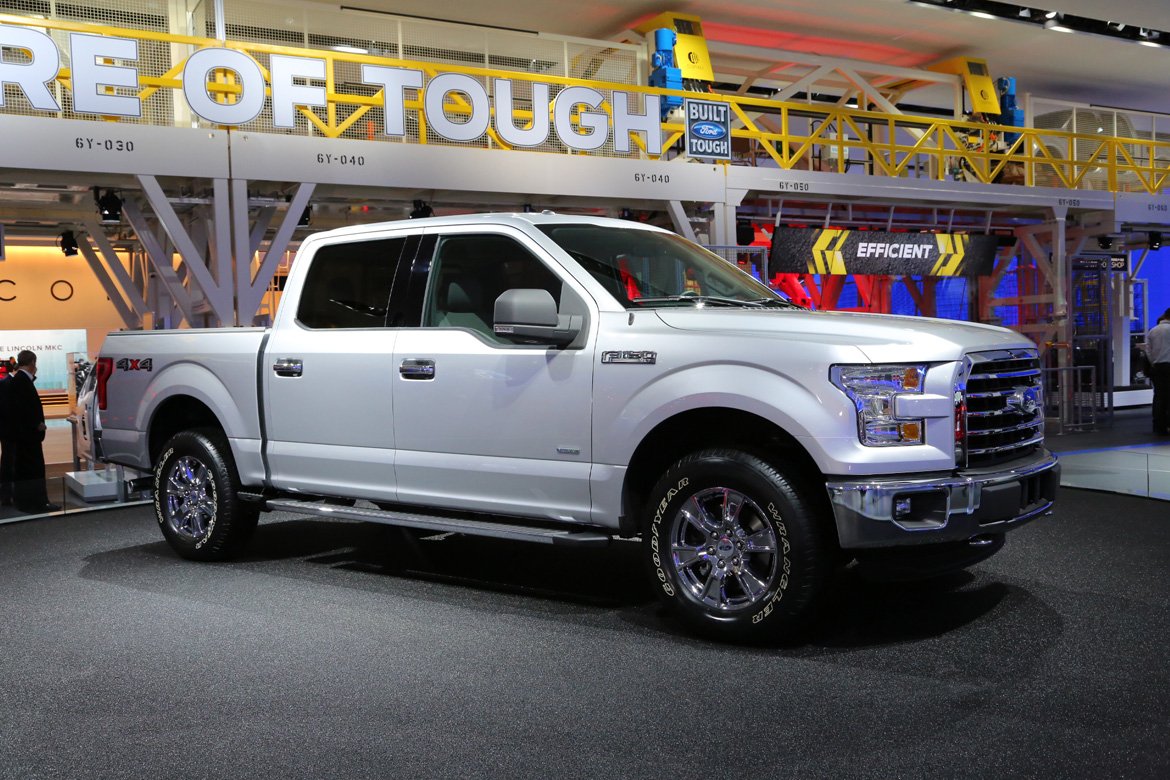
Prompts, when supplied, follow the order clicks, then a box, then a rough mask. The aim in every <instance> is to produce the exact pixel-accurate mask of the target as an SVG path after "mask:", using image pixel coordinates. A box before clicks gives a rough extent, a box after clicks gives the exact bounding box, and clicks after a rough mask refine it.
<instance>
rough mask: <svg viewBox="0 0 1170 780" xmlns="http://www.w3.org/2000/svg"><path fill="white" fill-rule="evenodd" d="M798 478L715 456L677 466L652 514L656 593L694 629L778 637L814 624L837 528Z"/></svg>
mask: <svg viewBox="0 0 1170 780" xmlns="http://www.w3.org/2000/svg"><path fill="white" fill-rule="evenodd" d="M811 495H812V493H811V485H806V484H804V483H803V482H802V481H801V480H799V479H798V478H797V476H796V472H795V471H794V472H791V473H789V472H787V471H782V470H780V469H777V468H776V467H774V466H772V465H771V464H769V463H767V462H765V461H763V460H761V459H760V458H757V457H756V456H754V455H750V454H748V453H745V452H741V451H738V450H731V449H712V450H704V451H701V452H696V453H693V454H691V455H688V456H687V457H685V458H683V459H682V460H680V461H678V462H677V463H675V464H674V466H672V467H671V468H670V469H669V470H668V471H667V472H666V474H664V475H663V477H662V478H661V479H660V480H659V481H658V484H657V485H655V487H654V490H653V492H652V493H651V500H650V504H649V505H648V507H647V515H648V516H647V518H646V526H645V533H644V537H643V544H644V550H645V553H646V556H647V561H648V563H649V566H650V570H651V574H652V576H653V577H654V579H655V581H656V582H655V584H656V590H657V592H658V595H659V597H660V598H662V599H663V601H664V602H665V603H666V605H667V606H668V607H669V608H670V609H671V611H672V612H674V614H675V615H676V616H678V617H679V618H680V619H681V620H682V621H683V622H684V623H686V624H687V625H689V626H690V627H691V628H694V629H697V630H698V631H700V632H702V633H706V634H709V635H712V636H715V637H718V638H723V639H735V640H763V639H776V638H780V637H782V636H785V635H791V634H792V633H793V632H795V631H796V629H798V628H799V627H800V626H801V625H803V623H804V622H805V621H806V620H807V619H808V617H809V615H810V613H811V611H812V607H813V605H814V603H815V601H816V599H817V596H818V595H819V594H820V593H821V591H822V590H823V589H824V586H825V583H826V581H827V578H828V574H829V570H830V568H831V559H830V555H829V549H830V544H829V541H828V536H827V531H826V529H827V524H826V523H825V522H823V518H821V517H820V516H819V514H820V512H819V510H818V507H817V505H816V504H815V503H814V502H813V500H812V498H811Z"/></svg>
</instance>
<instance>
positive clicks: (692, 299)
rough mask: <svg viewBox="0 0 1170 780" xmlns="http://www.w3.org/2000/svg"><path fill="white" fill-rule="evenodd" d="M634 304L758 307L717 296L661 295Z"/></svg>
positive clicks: (752, 303)
mask: <svg viewBox="0 0 1170 780" xmlns="http://www.w3.org/2000/svg"><path fill="white" fill-rule="evenodd" d="M633 302H634V303H713V304H715V305H717V306H758V305H759V304H757V303H755V302H753V301H739V300H736V299H735V298H720V297H718V296H716V295H660V296H655V297H653V298H635V299H634V300H633Z"/></svg>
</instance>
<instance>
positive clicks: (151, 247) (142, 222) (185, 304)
mask: <svg viewBox="0 0 1170 780" xmlns="http://www.w3.org/2000/svg"><path fill="white" fill-rule="evenodd" d="M122 214H123V215H125V217H126V221H127V222H129V223H130V227H131V228H133V229H134V233H135V235H136V236H138V241H139V243H141V244H142V248H143V249H144V250H145V251H146V256H147V258H148V259H149V260H150V264H151V266H152V267H153V268H154V272H155V275H156V276H157V277H158V280H159V282H160V283H161V284H162V286H163V288H164V289H165V290H166V292H167V295H169V296H170V298H171V301H173V303H174V306H177V307H178V309H179V311H180V312H181V313H182V315H183V319H185V320H186V321H187V324H188V325H191V326H192V327H196V326H198V325H199V323H198V322H196V321H195V311H194V305H193V304H192V301H191V295H190V293H189V292H188V291H187V289H186V288H185V287H184V286H183V283H182V281H181V280H180V279H179V276H178V274H176V273H175V269H174V267H173V266H172V261H171V254H170V252H167V251H165V250H164V249H163V246H162V244H161V243H160V242H159V240H158V238H156V237H155V235H154V233H152V232H151V231H150V223H148V222H147V221H146V217H145V216H143V214H142V210H141V209H139V208H138V204H137V203H135V202H134V201H133V200H131V199H129V198H127V199H126V200H124V201H123V202H122ZM161 308H162V305H161V302H160V303H159V304H156V305H155V307H154V309H155V314H156V316H157V315H159V314H162V315H163V319H164V322H167V323H168V325H167V327H170V324H169V321H170V315H169V307H168V312H162V311H161Z"/></svg>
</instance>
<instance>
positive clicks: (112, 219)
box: [93, 187, 122, 225]
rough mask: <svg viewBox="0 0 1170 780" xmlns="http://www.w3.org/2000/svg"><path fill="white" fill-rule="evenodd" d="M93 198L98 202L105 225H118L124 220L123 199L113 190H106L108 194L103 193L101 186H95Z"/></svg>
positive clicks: (102, 221)
mask: <svg viewBox="0 0 1170 780" xmlns="http://www.w3.org/2000/svg"><path fill="white" fill-rule="evenodd" d="M93 199H94V202H95V203H97V209H98V214H99V215H100V216H101V223H102V224H103V225H116V224H118V223H119V222H121V221H122V199H121V198H119V197H118V196H117V194H115V193H114V191H113V190H106V194H105V195H102V191H101V188H99V187H94V188H93Z"/></svg>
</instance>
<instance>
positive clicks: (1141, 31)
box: [1138, 27, 1162, 41]
mask: <svg viewBox="0 0 1170 780" xmlns="http://www.w3.org/2000/svg"><path fill="white" fill-rule="evenodd" d="M1138 35H1140V36H1141V37H1143V38H1145V39H1146V40H1147V41H1156V40H1158V38H1160V37H1161V36H1162V33H1161V32H1159V31H1158V30H1151V29H1148V28H1146V27H1141V28H1138Z"/></svg>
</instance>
